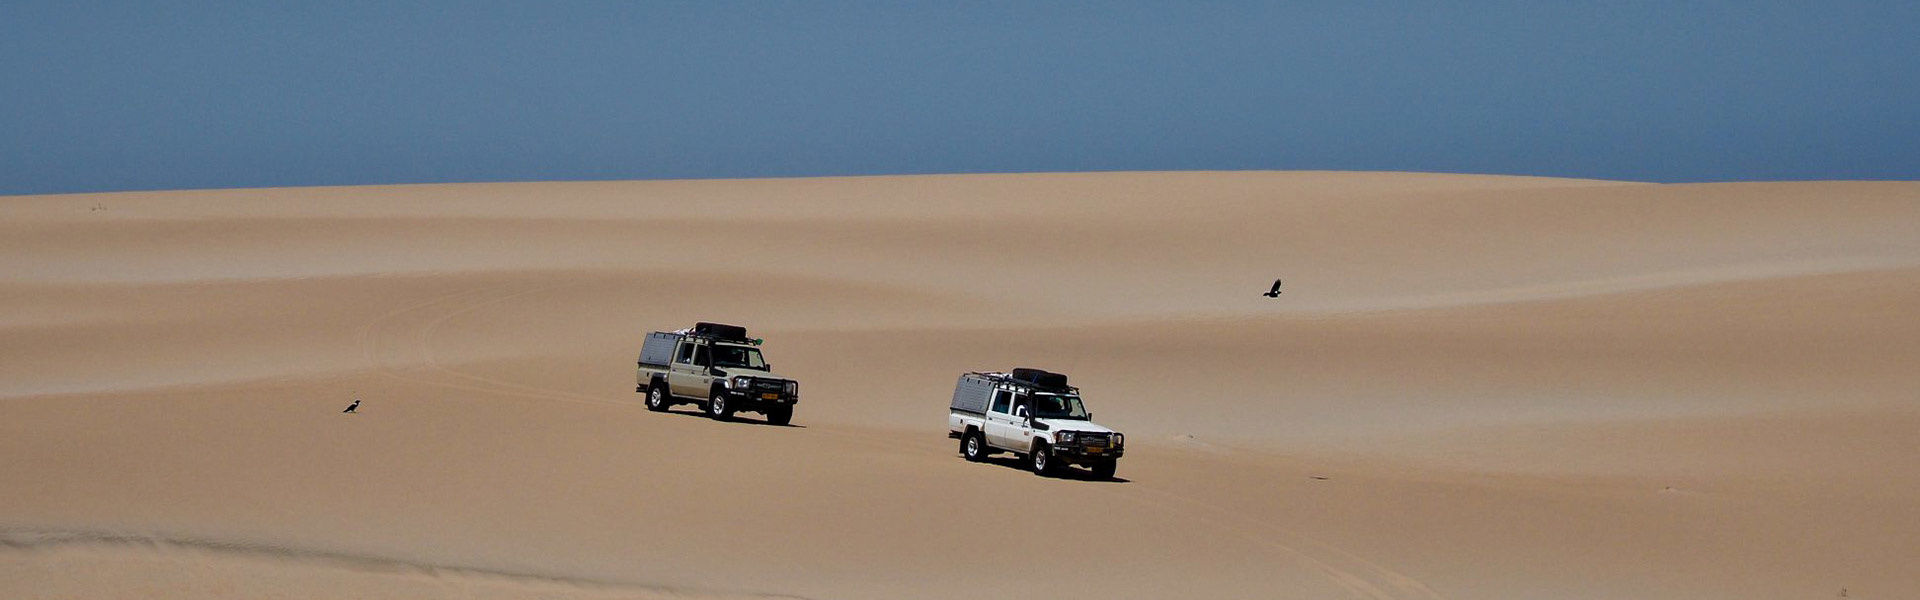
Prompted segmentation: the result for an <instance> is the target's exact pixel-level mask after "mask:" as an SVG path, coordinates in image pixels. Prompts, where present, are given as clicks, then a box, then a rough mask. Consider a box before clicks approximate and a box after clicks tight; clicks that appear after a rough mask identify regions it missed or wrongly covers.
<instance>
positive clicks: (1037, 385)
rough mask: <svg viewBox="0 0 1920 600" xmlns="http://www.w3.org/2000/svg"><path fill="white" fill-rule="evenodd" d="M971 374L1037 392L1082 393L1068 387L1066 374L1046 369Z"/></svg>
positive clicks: (1021, 369) (1020, 369) (1078, 389)
mask: <svg viewBox="0 0 1920 600" xmlns="http://www.w3.org/2000/svg"><path fill="white" fill-rule="evenodd" d="M969 374H971V375H978V376H980V377H983V378H986V379H991V380H994V381H996V382H999V383H1007V384H1012V385H1017V386H1020V387H1025V388H1032V389H1036V390H1043V391H1051V392H1074V393H1078V392H1079V391H1080V388H1076V387H1073V386H1071V385H1067V376H1066V374H1064V373H1054V372H1051V371H1047V370H1044V369H1029V368H1024V367H1023V368H1018V369H1014V370H1013V371H1011V372H1001V371H973V372H971V373H969Z"/></svg>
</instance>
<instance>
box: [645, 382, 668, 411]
mask: <svg viewBox="0 0 1920 600" xmlns="http://www.w3.org/2000/svg"><path fill="white" fill-rule="evenodd" d="M671 405H672V403H671V402H668V401H667V384H666V382H662V381H655V382H653V384H652V385H649V386H647V410H650V411H653V412H664V411H666V410H667V407H669V406H671Z"/></svg>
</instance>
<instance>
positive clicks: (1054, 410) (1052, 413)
mask: <svg viewBox="0 0 1920 600" xmlns="http://www.w3.org/2000/svg"><path fill="white" fill-rule="evenodd" d="M1033 416H1035V417H1039V418H1042V419H1085V418H1087V409H1086V407H1084V406H1081V405H1080V397H1079V396H1067V395H1062V394H1035V395H1034V396H1033Z"/></svg>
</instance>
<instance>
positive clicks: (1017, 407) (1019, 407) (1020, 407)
mask: <svg viewBox="0 0 1920 600" xmlns="http://www.w3.org/2000/svg"><path fill="white" fill-rule="evenodd" d="M1013 416H1016V417H1022V418H1024V417H1026V416H1027V395H1026V394H1021V395H1019V396H1015V397H1014V399H1013Z"/></svg>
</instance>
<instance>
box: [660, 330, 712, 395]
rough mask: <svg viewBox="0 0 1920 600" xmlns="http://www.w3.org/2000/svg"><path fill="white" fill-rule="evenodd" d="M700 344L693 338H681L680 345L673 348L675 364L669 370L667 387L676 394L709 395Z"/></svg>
mask: <svg viewBox="0 0 1920 600" xmlns="http://www.w3.org/2000/svg"><path fill="white" fill-rule="evenodd" d="M700 349H701V348H700V344H699V343H698V342H695V341H693V340H681V342H680V347H678V348H674V350H673V365H672V366H671V367H670V368H669V369H668V370H667V389H670V390H673V393H674V395H676V396H686V397H691V398H705V397H707V386H706V379H705V377H704V375H706V372H707V370H706V368H705V367H701V366H699V363H698V361H697V360H696V359H697V358H699V354H700V352H699V351H700Z"/></svg>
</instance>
